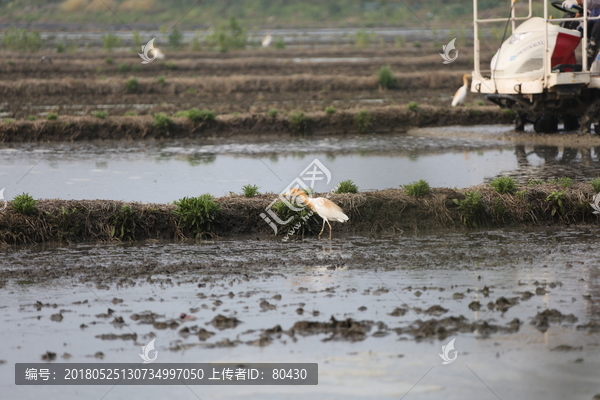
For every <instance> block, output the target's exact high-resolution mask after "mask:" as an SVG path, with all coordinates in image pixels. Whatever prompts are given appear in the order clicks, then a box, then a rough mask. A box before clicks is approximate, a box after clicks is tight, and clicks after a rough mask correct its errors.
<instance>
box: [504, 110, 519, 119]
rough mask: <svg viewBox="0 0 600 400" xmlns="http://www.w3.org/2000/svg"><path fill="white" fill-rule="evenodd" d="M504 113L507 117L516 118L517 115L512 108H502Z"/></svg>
mask: <svg viewBox="0 0 600 400" xmlns="http://www.w3.org/2000/svg"><path fill="white" fill-rule="evenodd" d="M502 114H504V116H505V117H506V118H514V117H515V116H516V114H515V112H514V111H513V110H511V109H510V108H506V109H504V110H502Z"/></svg>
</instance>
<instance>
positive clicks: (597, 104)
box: [581, 98, 600, 134]
mask: <svg viewBox="0 0 600 400" xmlns="http://www.w3.org/2000/svg"><path fill="white" fill-rule="evenodd" d="M598 114H600V98H596V99H595V100H594V101H593V102H592V104H591V105H590V106H589V107H588V109H587V110H586V112H585V114H583V117H582V118H581V133H592V132H591V131H592V125H593V124H594V123H595V122H597V121H598ZM594 128H595V127H594ZM595 132H596V134H598V131H597V130H595Z"/></svg>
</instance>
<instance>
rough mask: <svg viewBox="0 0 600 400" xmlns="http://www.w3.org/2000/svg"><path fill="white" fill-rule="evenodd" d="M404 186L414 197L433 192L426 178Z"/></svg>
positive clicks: (407, 192) (408, 193)
mask: <svg viewBox="0 0 600 400" xmlns="http://www.w3.org/2000/svg"><path fill="white" fill-rule="evenodd" d="M402 188H403V189H404V190H406V194H407V195H409V196H413V197H425V196H427V195H428V194H429V193H431V187H429V183H428V182H427V181H426V180H424V179H419V180H418V181H416V182H411V183H408V184H406V185H402Z"/></svg>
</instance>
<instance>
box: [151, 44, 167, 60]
mask: <svg viewBox="0 0 600 400" xmlns="http://www.w3.org/2000/svg"><path fill="white" fill-rule="evenodd" d="M152 51H153V52H154V56H155V58H158V59H159V60H162V59H163V58H165V55H164V53H163V52H162V51H160V49H159V48H158V47H155V48H154V50H152Z"/></svg>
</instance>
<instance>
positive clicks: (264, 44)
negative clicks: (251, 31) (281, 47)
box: [262, 33, 273, 47]
mask: <svg viewBox="0 0 600 400" xmlns="http://www.w3.org/2000/svg"><path fill="white" fill-rule="evenodd" d="M272 41H273V36H271V34H270V33H269V34H267V36H265V38H264V39H263V41H262V47H269V46H270V45H271V42H272Z"/></svg>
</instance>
